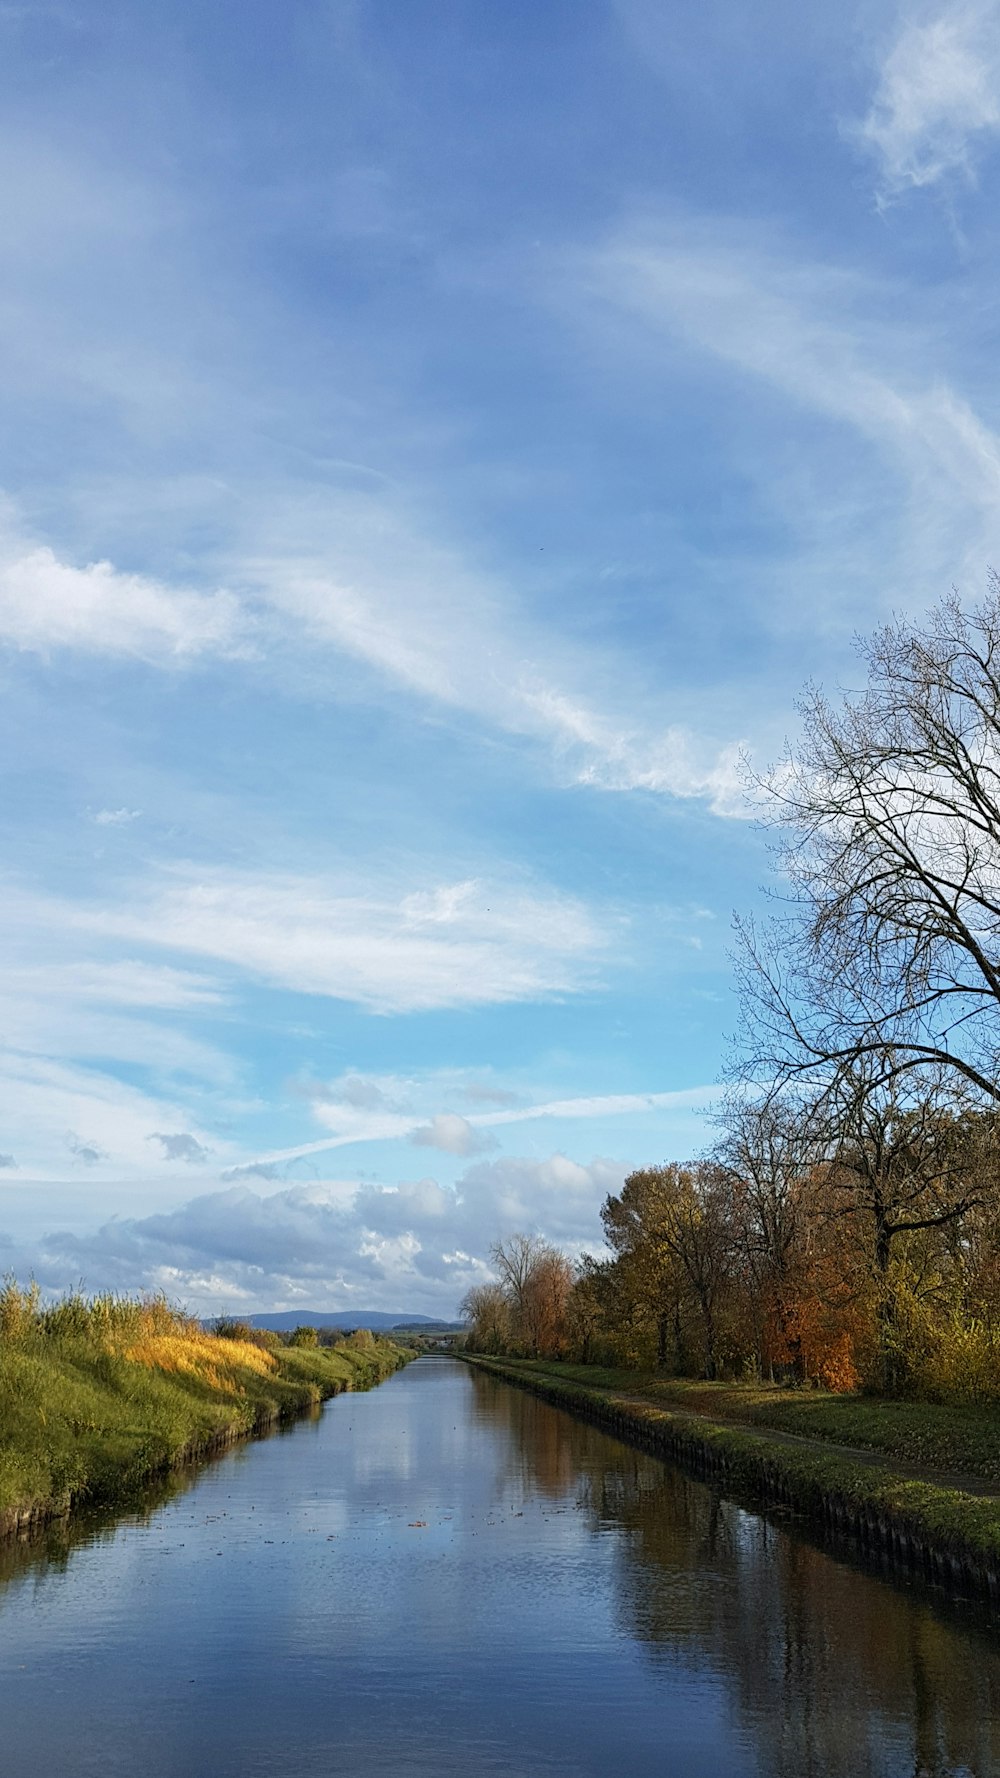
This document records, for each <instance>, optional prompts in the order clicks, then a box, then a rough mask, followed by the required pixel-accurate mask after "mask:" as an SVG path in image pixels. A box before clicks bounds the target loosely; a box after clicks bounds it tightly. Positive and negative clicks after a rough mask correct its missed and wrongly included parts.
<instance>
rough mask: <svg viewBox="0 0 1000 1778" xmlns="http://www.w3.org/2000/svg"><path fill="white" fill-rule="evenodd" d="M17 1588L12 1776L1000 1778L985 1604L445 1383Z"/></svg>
mask: <svg viewBox="0 0 1000 1778" xmlns="http://www.w3.org/2000/svg"><path fill="white" fill-rule="evenodd" d="M170 1489H173V1490H175V1491H174V1492H173V1494H172V1497H168V1498H164V1494H165V1492H167V1491H169V1490H170ZM0 1575H2V1576H3V1577H4V1578H3V1579H2V1581H0V1723H2V1737H3V1750H4V1763H5V1769H7V1770H9V1771H11V1772H16V1773H18V1775H19V1778H50V1775H51V1774H52V1773H54V1772H59V1773H62V1774H65V1775H66V1778H91V1775H92V1774H94V1775H96V1774H98V1773H100V1774H101V1775H102V1778H125V1775H127V1778H133V1775H134V1773H135V1772H136V1771H142V1773H143V1774H144V1778H179V1775H180V1774H184V1775H185V1778H187V1775H189V1774H196V1773H201V1772H205V1773H211V1774H212V1775H213V1778H264V1775H265V1774H266V1775H267V1778H273V1774H274V1773H276V1772H280V1773H281V1774H282V1775H283V1778H320V1774H322V1775H323V1778H366V1775H367V1774H372V1775H374V1774H378V1775H379V1778H404V1775H405V1778H431V1775H433V1778H469V1774H470V1773H476V1774H480V1773H482V1774H484V1775H485V1778H500V1775H501V1774H502V1775H503V1778H511V1775H513V1774H517V1775H518V1778H543V1774H544V1778H607V1775H608V1774H612V1773H613V1774H615V1775H616V1778H649V1774H651V1773H670V1774H671V1775H672V1778H718V1775H719V1774H725V1778H802V1774H804V1773H815V1774H823V1778H848V1775H849V1778H912V1774H914V1773H917V1772H919V1773H921V1774H927V1775H933V1778H993V1775H994V1774H995V1773H996V1772H997V1771H998V1770H1000V1726H998V1725H1000V1648H998V1645H997V1642H996V1639H995V1637H994V1636H993V1635H992V1633H991V1630H990V1624H989V1621H988V1619H987V1618H986V1617H985V1616H984V1615H981V1614H980V1612H979V1611H978V1610H977V1608H976V1607H975V1606H973V1605H964V1606H962V1607H961V1608H959V1607H958V1606H956V1605H954V1604H952V1603H951V1602H950V1601H949V1599H948V1598H947V1596H946V1595H944V1594H941V1593H938V1592H936V1591H935V1590H933V1589H930V1588H925V1587H923V1586H920V1585H916V1584H909V1585H907V1586H905V1587H904V1586H899V1585H895V1584H893V1583H891V1582H890V1581H889V1580H887V1579H885V1578H879V1577H878V1576H877V1575H875V1574H873V1573H870V1572H869V1573H866V1572H865V1571H864V1570H863V1569H861V1568H860V1567H859V1566H858V1565H857V1564H855V1563H854V1562H852V1561H851V1560H850V1559H848V1558H847V1557H845V1555H844V1554H843V1552H842V1551H839V1550H838V1549H837V1548H836V1546H832V1547H828V1548H824V1547H821V1546H820V1543H819V1542H818V1541H816V1540H814V1539H813V1538H812V1537H811V1536H810V1535H809V1534H808V1533H807V1532H805V1531H804V1530H802V1529H801V1528H799V1527H797V1525H796V1523H795V1522H794V1521H792V1522H790V1521H788V1520H785V1519H782V1518H781V1517H780V1516H779V1517H777V1518H775V1517H770V1518H769V1517H767V1516H765V1515H762V1514H760V1513H757V1512H753V1511H748V1510H747V1509H746V1508H745V1507H744V1506H741V1505H739V1504H737V1503H734V1502H733V1501H732V1500H730V1499H727V1498H726V1496H725V1494H724V1493H722V1492H721V1491H720V1489H719V1487H718V1486H717V1485H716V1484H715V1483H714V1482H712V1481H707V1482H706V1481H701V1480H698V1479H696V1478H694V1477H693V1476H691V1475H690V1474H688V1473H686V1472H685V1471H684V1470H683V1469H680V1468H677V1467H675V1466H673V1465H671V1464H668V1463H664V1462H662V1461H660V1460H658V1459H657V1458H654V1457H652V1456H651V1455H649V1454H647V1453H646V1452H643V1451H639V1450H636V1449H633V1448H630V1447H629V1446H628V1445H626V1444H624V1443H622V1442H620V1441H619V1440H617V1439H615V1438H611V1437H609V1436H608V1435H607V1434H606V1433H605V1432H604V1431H603V1430H601V1429H600V1428H598V1427H596V1426H593V1425H588V1424H585V1423H583V1422H581V1421H579V1420H576V1419H574V1418H571V1417H570V1416H568V1415H566V1414H564V1413H562V1412H560V1411H559V1410H558V1409H557V1408H555V1407H554V1406H552V1405H550V1404H549V1403H548V1402H546V1401H543V1400H541V1399H539V1398H537V1397H535V1396H533V1395H531V1394H529V1393H527V1392H526V1391H524V1390H520V1389H513V1388H511V1387H510V1386H509V1385H508V1384H506V1383H504V1382H502V1381H500V1380H498V1379H496V1378H494V1377H491V1376H488V1375H486V1374H482V1373H479V1372H477V1371H475V1370H474V1369H473V1368H472V1367H470V1366H468V1365H465V1364H462V1363H459V1362H457V1361H456V1360H454V1359H450V1358H445V1357H423V1358H421V1359H419V1360H418V1361H417V1362H416V1363H414V1364H411V1365H408V1366H407V1367H406V1368H405V1369H403V1370H401V1371H400V1372H399V1373H398V1374H396V1375H393V1376H391V1377H390V1378H389V1380H388V1381H387V1382H386V1383H385V1384H384V1385H383V1386H382V1387H380V1388H379V1389H376V1390H373V1391H371V1392H369V1393H365V1394H359V1395H358V1394H353V1393H345V1394H342V1395H340V1396H338V1397H337V1398H336V1399H335V1400H333V1401H331V1402H330V1403H329V1404H328V1405H327V1407H326V1408H325V1409H324V1410H323V1411H322V1413H321V1414H320V1415H318V1416H316V1417H313V1418H307V1419H304V1420H302V1419H300V1420H298V1421H295V1422H291V1423H289V1424H288V1426H287V1429H285V1430H284V1431H282V1430H280V1429H279V1430H278V1432H277V1433H276V1434H275V1435H273V1436H271V1437H268V1438H266V1439H264V1440H256V1441H250V1442H243V1443H241V1444H239V1445H237V1446H234V1447H233V1449H232V1450H231V1451H229V1452H227V1453H225V1454H223V1455H222V1456H221V1457H220V1458H219V1459H218V1460H217V1461H214V1462H212V1463H210V1464H208V1465H206V1466H203V1467H202V1468H201V1469H200V1470H197V1471H192V1470H187V1471H185V1472H183V1473H182V1474H175V1475H174V1476H173V1477H172V1478H166V1479H165V1480H163V1481H160V1482H157V1484H156V1485H155V1488H154V1491H153V1494H152V1497H151V1501H150V1504H149V1506H148V1507H147V1508H146V1509H145V1510H133V1511H131V1512H130V1513H128V1514H127V1515H125V1516H121V1517H119V1518H117V1519H113V1518H101V1517H95V1516H94V1515H93V1514H90V1513H87V1512H82V1513H80V1514H77V1515H72V1516H71V1517H70V1518H68V1519H63V1520H60V1521H54V1522H52V1523H51V1524H50V1525H49V1526H48V1527H47V1528H46V1529H45V1530H44V1531H43V1532H42V1534H41V1535H40V1537H38V1538H35V1539H33V1540H30V1541H28V1542H27V1543H24V1542H21V1543H16V1542H8V1544H7V1546H6V1568H4V1567H3V1566H2V1564H0Z"/></svg>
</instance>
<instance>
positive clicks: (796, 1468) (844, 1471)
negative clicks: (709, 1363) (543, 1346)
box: [463, 1354, 1000, 1609]
mask: <svg viewBox="0 0 1000 1778" xmlns="http://www.w3.org/2000/svg"><path fill="white" fill-rule="evenodd" d="M463 1356H464V1358H465V1361H466V1362H467V1363H470V1364H471V1365H473V1366H474V1367H475V1368H476V1369H477V1370H484V1371H488V1372H489V1373H490V1374H491V1375H493V1376H496V1377H500V1378H502V1379H503V1380H504V1381H505V1382H508V1383H514V1384H516V1385H517V1386H518V1387H519V1388H522V1389H527V1390H529V1391H531V1392H532V1393H533V1394H535V1395H539V1396H541V1397H542V1398H543V1399H544V1400H546V1401H549V1402H552V1403H553V1404H554V1405H556V1406H558V1407H561V1408H564V1409H565V1410H566V1411H567V1412H569V1413H571V1414H574V1415H576V1416H578V1417H579V1418H582V1419H585V1420H588V1421H589V1422H590V1423H591V1424H593V1425H595V1426H600V1427H602V1428H603V1429H604V1430H606V1431H609V1432H612V1433H613V1434H614V1435H615V1436H616V1437H617V1438H621V1439H624V1440H625V1441H626V1442H627V1443H629V1444H632V1445H636V1446H638V1447H639V1448H640V1449H642V1450H644V1451H647V1452H649V1453H651V1454H652V1455H654V1456H658V1457H663V1458H665V1459H669V1460H671V1461H673V1462H677V1463H681V1464H683V1465H684V1466H685V1467H686V1468H687V1469H689V1470H691V1471H692V1472H693V1473H694V1474H696V1475H697V1476H699V1477H701V1478H704V1479H708V1480H712V1481H717V1482H718V1483H719V1484H720V1485H721V1486H723V1487H724V1488H725V1489H727V1491H729V1492H731V1493H733V1494H736V1495H738V1496H740V1497H742V1498H748V1497H749V1498H750V1499H752V1500H753V1502H755V1503H758V1504H760V1505H762V1506H764V1507H770V1508H774V1507H779V1508H782V1509H785V1510H788V1509H791V1510H792V1511H794V1512H796V1513H800V1514H801V1515H802V1516H803V1518H805V1519H808V1520H809V1521H811V1522H812V1523H814V1524H818V1525H822V1526H823V1527H825V1528H827V1529H829V1530H830V1531H832V1532H835V1533H836V1534H837V1535H838V1536H848V1537H850V1538H851V1539H852V1540H853V1541H854V1542H855V1543H856V1544H857V1545H858V1546H859V1548H861V1549H862V1550H864V1551H866V1552H870V1553H872V1554H876V1555H877V1556H878V1557H879V1559H880V1560H882V1561H886V1560H887V1561H888V1562H889V1563H890V1564H891V1565H892V1566H894V1567H896V1568H898V1569H900V1570H901V1571H903V1572H908V1573H916V1574H919V1575H920V1576H922V1577H923V1578H925V1579H928V1580H930V1581H932V1582H934V1583H935V1584H937V1585H941V1586H945V1587H947V1588H948V1590H949V1591H951V1592H954V1593H957V1594H960V1595H969V1596H973V1597H977V1598H980V1599H983V1600H985V1601H987V1602H988V1603H989V1604H990V1605H991V1606H992V1607H993V1608H994V1609H997V1608H998V1607H1000V1492H994V1491H992V1489H991V1488H990V1486H989V1485H984V1483H983V1482H982V1480H981V1478H979V1477H977V1476H972V1475H970V1476H968V1477H964V1478H955V1480H956V1483H957V1484H958V1485H945V1484H944V1483H943V1482H942V1481H941V1480H940V1479H935V1478H933V1477H932V1476H930V1475H922V1474H920V1473H919V1472H918V1471H917V1470H916V1468H915V1466H913V1465H910V1464H907V1465H903V1466H900V1467H899V1468H894V1467H892V1465H891V1463H890V1462H889V1461H887V1460H886V1458H885V1456H884V1455H883V1454H879V1453H877V1452H874V1451H871V1450H867V1451H866V1450H863V1449H856V1450H849V1451H848V1450H845V1449H844V1448H843V1447H841V1446H838V1447H831V1446H830V1445H829V1444H826V1445H825V1444H824V1443H823V1442H822V1441H820V1440H818V1439H808V1438H803V1437H800V1436H796V1435H792V1434H789V1433H785V1432H781V1431H779V1430H776V1429H774V1428H768V1429H764V1428H760V1427H757V1428H754V1429H753V1430H751V1429H750V1428H749V1427H746V1426H738V1425H734V1424H732V1423H728V1424H727V1423H725V1422H724V1421H722V1420H721V1419H712V1418H710V1417H709V1416H708V1415H706V1414H704V1413H702V1412H698V1413H692V1412H685V1411H684V1409H683V1408H681V1407H677V1406H675V1405H673V1404H670V1405H666V1404H664V1402H663V1401H660V1400H656V1399H650V1398H644V1397H643V1396H642V1394H641V1393H639V1392H638V1389H637V1390H636V1392H634V1393H633V1392H632V1391H631V1390H626V1389H622V1388H621V1387H614V1386H610V1385H608V1384H606V1383H598V1382H589V1381H584V1380H582V1379H581V1378H580V1377H579V1375H578V1374H574V1375H573V1376H571V1377H569V1376H566V1374H565V1367H562V1366H560V1365H558V1364H555V1365H551V1364H545V1363H542V1362H540V1361H537V1360H529V1359H508V1358H502V1359H497V1358H488V1357H485V1356H480V1355H476V1356H473V1355H472V1354H464V1355H463ZM578 1369H579V1367H576V1370H577V1371H578ZM560 1372H562V1373H563V1374H560Z"/></svg>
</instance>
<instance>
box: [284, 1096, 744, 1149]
mask: <svg viewBox="0 0 1000 1778" xmlns="http://www.w3.org/2000/svg"><path fill="white" fill-rule="evenodd" d="M428 1086H429V1087H430V1088H431V1090H434V1083H433V1081H431V1082H429V1083H428ZM437 1090H438V1091H440V1087H438V1089H437ZM453 1090H455V1089H454V1088H453ZM718 1095H719V1089H718V1087H717V1086H698V1087H687V1088H681V1089H678V1090H676V1091H673V1092H665V1093H597V1094H591V1095H589V1096H587V1097H580V1098H574V1099H548V1100H545V1101H544V1102H542V1103H539V1104H535V1105H531V1104H527V1105H519V1106H512V1107H510V1108H505V1109H504V1110H502V1111H482V1112H472V1113H470V1114H469V1115H468V1116H467V1117H461V1116H459V1115H457V1114H452V1113H444V1114H443V1113H437V1114H435V1115H434V1117H433V1118H430V1119H428V1117H427V1116H426V1114H425V1115H422V1116H421V1115H417V1114H415V1113H414V1112H412V1111H395V1112H385V1111H364V1110H360V1111H359V1110H354V1109H353V1108H351V1107H348V1106H345V1105H344V1104H343V1102H342V1101H340V1100H338V1099H337V1098H336V1097H335V1096H333V1097H331V1098H330V1099H327V1100H324V1099H322V1098H320V1099H318V1100H317V1101H316V1103H315V1105H314V1107H313V1110H314V1114H315V1116H316V1117H317V1118H318V1119H319V1120H320V1122H321V1123H325V1124H326V1125H328V1127H329V1130H330V1134H329V1136H326V1137H322V1138H320V1139H319V1140H318V1141H313V1142H305V1143H300V1144H297V1145H296V1147H294V1148H284V1149H281V1150H279V1151H278V1152H276V1153H274V1154H267V1155H261V1156H259V1157H258V1160H259V1161H260V1162H263V1163H264V1164H266V1165H274V1164H276V1163H279V1162H282V1161H292V1160H298V1159H300V1158H302V1157H304V1156H306V1155H313V1154H321V1153H323V1152H324V1150H326V1149H333V1148H347V1147H350V1146H352V1145H353V1144H354V1143H357V1142H387V1141H396V1140H398V1139H399V1138H409V1139H410V1140H411V1141H414V1140H419V1141H421V1142H422V1145H424V1146H427V1147H436V1148H439V1149H441V1150H442V1151H444V1152H449V1153H452V1154H463V1153H466V1154H467V1153H470V1152H472V1151H471V1149H469V1148H462V1147H461V1146H457V1145H456V1146H449V1144H448V1142H447V1141H443V1140H442V1141H431V1140H430V1135H428V1134H426V1132H431V1133H439V1134H441V1135H447V1134H448V1133H449V1132H451V1134H452V1135H453V1137H454V1140H455V1143H456V1144H457V1143H459V1142H460V1141H461V1140H462V1132H461V1131H460V1129H459V1126H464V1127H465V1130H467V1131H468V1132H469V1137H470V1138H471V1139H473V1140H474V1139H475V1137H476V1136H477V1134H478V1133H480V1132H486V1131H490V1130H493V1129H500V1128H502V1127H505V1126H509V1125H515V1124H523V1123H533V1122H535V1121H537V1120H539V1119H552V1120H564V1121H567V1122H570V1121H574V1122H575V1121H576V1120H578V1119H583V1120H588V1121H589V1120H597V1119H602V1118H616V1117H639V1116H643V1115H646V1114H649V1113H651V1112H652V1113H656V1112H675V1113H676V1112H695V1113H697V1112H700V1111H705V1110H707V1108H708V1107H709V1106H710V1105H711V1104H712V1103H714V1101H715V1100H716V1099H717V1098H718ZM468 1139H469V1138H466V1140H468Z"/></svg>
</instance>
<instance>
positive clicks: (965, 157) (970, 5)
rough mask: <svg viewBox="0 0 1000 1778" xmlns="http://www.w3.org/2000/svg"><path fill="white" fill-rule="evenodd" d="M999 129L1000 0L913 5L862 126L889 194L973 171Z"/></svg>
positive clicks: (864, 139) (861, 132)
mask: <svg viewBox="0 0 1000 1778" xmlns="http://www.w3.org/2000/svg"><path fill="white" fill-rule="evenodd" d="M998 131H1000V6H998V4H997V0H958V3H957V4H955V3H952V4H948V5H945V6H943V7H942V6H936V7H927V6H921V7H919V8H918V9H916V10H915V11H914V10H913V9H912V8H911V9H908V11H907V12H906V13H904V16H903V22H902V27H901V29H900V31H899V34H898V35H897V36H896V38H895V40H894V41H893V43H892V46H891V48H890V49H889V51H888V53H887V55H886V57H885V59H884V61H883V63H882V66H881V69H880V74H879V83H878V88H877V90H876V93H875V96H874V99H873V101H872V105H871V109H870V111H869V112H868V115H867V117H866V118H865V119H864V121H863V123H862V124H860V125H859V126H858V128H857V130H856V132H855V133H856V134H857V136H858V138H859V139H860V140H861V141H862V142H863V143H864V144H865V145H866V146H867V147H868V148H869V149H870V150H871V151H872V153H873V154H875V155H876V157H877V159H878V161H879V163H880V172H881V184H882V192H883V195H884V196H892V195H893V194H896V193H898V192H900V191H902V190H904V189H905V188H906V187H913V186H929V185H935V184H937V183H939V182H940V181H941V180H942V179H943V178H945V177H946V176H947V175H949V174H955V173H959V174H962V175H964V176H965V177H966V178H970V177H971V176H972V175H973V172H974V169H975V163H976V157H977V153H978V152H979V151H980V150H981V149H982V148H983V146H984V145H985V141H986V138H988V137H989V136H993V135H996V134H997V132H998Z"/></svg>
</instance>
